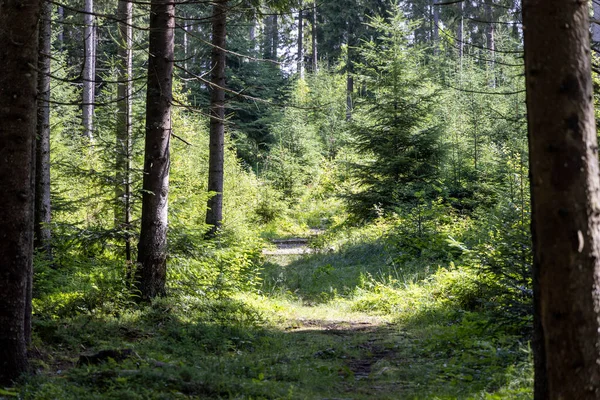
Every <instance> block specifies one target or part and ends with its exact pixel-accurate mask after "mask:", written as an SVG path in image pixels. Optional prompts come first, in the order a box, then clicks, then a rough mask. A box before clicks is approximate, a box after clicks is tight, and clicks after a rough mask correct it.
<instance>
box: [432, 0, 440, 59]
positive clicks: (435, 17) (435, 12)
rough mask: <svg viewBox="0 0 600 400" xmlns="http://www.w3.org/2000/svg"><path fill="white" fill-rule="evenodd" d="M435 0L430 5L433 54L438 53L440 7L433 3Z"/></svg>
mask: <svg viewBox="0 0 600 400" xmlns="http://www.w3.org/2000/svg"><path fill="white" fill-rule="evenodd" d="M435 3H436V0H432V2H431V7H432V8H433V10H432V12H433V54H434V55H436V56H437V55H438V54H439V53H440V9H439V6H436V5H435Z"/></svg>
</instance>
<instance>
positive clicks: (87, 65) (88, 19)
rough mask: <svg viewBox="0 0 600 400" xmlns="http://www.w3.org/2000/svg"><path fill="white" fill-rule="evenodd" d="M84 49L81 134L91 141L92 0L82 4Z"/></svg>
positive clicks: (92, 105)
mask: <svg viewBox="0 0 600 400" xmlns="http://www.w3.org/2000/svg"><path fill="white" fill-rule="evenodd" d="M84 11H85V14H84V25H85V28H84V33H83V35H84V49H85V54H84V57H85V60H84V68H83V106H82V112H83V114H82V121H83V134H84V136H86V137H87V138H88V139H90V140H91V139H93V137H94V134H93V129H94V126H93V123H94V122H93V120H94V81H95V78H96V58H95V54H96V34H95V29H94V15H93V12H94V0H85V2H84Z"/></svg>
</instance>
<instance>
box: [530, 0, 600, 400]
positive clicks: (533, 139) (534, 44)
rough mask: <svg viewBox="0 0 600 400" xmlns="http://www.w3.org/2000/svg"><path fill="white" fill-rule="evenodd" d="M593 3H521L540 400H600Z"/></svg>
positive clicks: (539, 0)
mask: <svg viewBox="0 0 600 400" xmlns="http://www.w3.org/2000/svg"><path fill="white" fill-rule="evenodd" d="M587 6H588V4H587V2H575V1H573V2H567V1H563V0H524V1H523V23H524V33H525V67H526V82H527V111H528V119H529V151H530V170H531V197H532V214H533V215H532V232H533V238H534V242H533V246H534V252H535V257H534V274H533V275H534V294H535V315H534V318H535V321H534V327H535V329H536V332H535V342H534V354H535V373H536V384H535V398H536V399H540V400H541V399H578V400H580V399H598V398H600V365H599V362H600V357H599V345H600V340H599V339H600V332H599V330H600V323H599V315H598V313H599V312H600V292H599V290H600V288H599V284H600V282H599V280H600V259H599V256H600V254H599V253H600V220H599V216H600V203H599V202H600V182H599V175H598V174H599V171H598V157H597V150H598V149H597V144H596V129H595V121H594V108H593V100H592V82H591V71H590V46H589V32H588V28H589V23H588V8H587Z"/></svg>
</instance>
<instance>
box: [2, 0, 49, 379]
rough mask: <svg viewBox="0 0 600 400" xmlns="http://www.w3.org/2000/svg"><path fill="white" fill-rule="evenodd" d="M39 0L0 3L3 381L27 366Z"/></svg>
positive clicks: (24, 370)
mask: <svg viewBox="0 0 600 400" xmlns="http://www.w3.org/2000/svg"><path fill="white" fill-rule="evenodd" d="M39 13H40V0H18V1H17V0H5V1H3V2H0V26H1V27H2V29H0V121H2V124H0V155H1V156H0V187H1V188H2V197H0V238H1V240H0V385H9V384H10V383H11V381H12V380H13V379H15V378H17V377H18V376H19V375H21V374H22V373H24V372H26V370H27V349H26V344H27V337H26V336H27V332H28V331H29V329H30V328H29V326H27V325H26V324H28V321H29V320H30V319H29V317H30V316H29V315H27V313H28V312H30V310H31V308H30V306H29V305H28V303H27V302H28V295H27V293H28V291H29V289H30V287H29V286H28V285H29V282H30V279H31V268H32V256H33V223H34V216H33V214H34V187H35V136H36V120H37V101H36V91H37V59H38V30H37V29H38V21H39Z"/></svg>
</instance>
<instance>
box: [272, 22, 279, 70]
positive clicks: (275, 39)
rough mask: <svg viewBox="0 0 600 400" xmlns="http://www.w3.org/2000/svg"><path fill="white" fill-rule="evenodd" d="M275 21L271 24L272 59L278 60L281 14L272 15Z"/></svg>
mask: <svg viewBox="0 0 600 400" xmlns="http://www.w3.org/2000/svg"><path fill="white" fill-rule="evenodd" d="M272 19H273V23H272V25H271V59H272V60H277V56H278V53H277V50H278V48H279V16H278V15H277V14H275V15H273V16H272Z"/></svg>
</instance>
